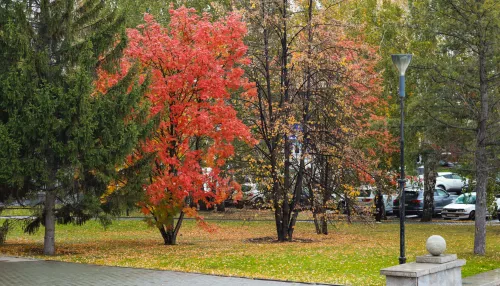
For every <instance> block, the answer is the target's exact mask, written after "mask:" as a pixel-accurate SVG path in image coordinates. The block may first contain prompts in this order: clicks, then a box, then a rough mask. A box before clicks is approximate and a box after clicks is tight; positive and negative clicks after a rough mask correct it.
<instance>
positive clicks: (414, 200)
mask: <svg viewBox="0 0 500 286" xmlns="http://www.w3.org/2000/svg"><path fill="white" fill-rule="evenodd" d="M456 198H457V196H455V195H450V194H449V193H448V192H446V191H445V190H443V189H440V188H435V189H434V207H433V213H434V214H435V215H436V214H440V213H441V211H442V210H443V207H444V206H446V205H449V204H451V203H452V202H453V200H455V199H456ZM423 211H424V190H423V189H412V188H407V189H405V214H406V215H418V216H419V217H421V216H422V214H423ZM394 214H395V215H396V216H398V217H399V196H398V197H397V198H396V199H395V200H394Z"/></svg>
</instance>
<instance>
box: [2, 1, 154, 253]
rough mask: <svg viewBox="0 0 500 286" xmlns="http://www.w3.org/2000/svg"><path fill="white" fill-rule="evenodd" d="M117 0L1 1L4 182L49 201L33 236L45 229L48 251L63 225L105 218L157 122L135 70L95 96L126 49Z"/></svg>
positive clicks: (30, 228)
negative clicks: (124, 172) (121, 172)
mask: <svg viewBox="0 0 500 286" xmlns="http://www.w3.org/2000/svg"><path fill="white" fill-rule="evenodd" d="M109 2H111V1H104V0H86V1H85V0H39V1H33V0H0V50H1V51H2V52H1V53H0V155H1V156H0V163H1V164H0V186H2V187H1V190H2V192H3V191H4V190H5V191H6V192H10V193H19V194H21V195H23V194H40V195H41V194H43V195H44V201H43V202H42V203H41V204H40V205H41V206H40V207H39V212H38V214H37V216H36V218H35V219H34V220H32V221H30V223H29V224H27V227H26V231H28V232H33V231H36V230H37V229H38V228H39V226H40V225H41V224H42V225H44V226H45V239H44V253H45V254H48V255H52V254H54V253H55V243H54V233H55V223H56V220H57V221H58V222H62V223H70V222H71V223H77V224H82V223H84V222H85V221H86V220H88V219H89V218H91V217H94V216H97V215H98V214H99V213H100V211H101V208H100V201H99V198H100V196H101V195H102V194H103V192H104V191H105V190H106V186H107V185H108V183H109V182H110V181H111V180H112V179H113V178H115V177H116V176H117V173H118V172H117V171H116V169H117V166H119V165H120V164H122V163H123V161H124V159H125V157H126V156H128V155H129V154H130V153H131V152H132V150H133V148H134V147H135V146H136V144H137V142H138V140H139V138H142V137H144V136H145V135H146V133H147V131H148V129H149V127H150V125H151V124H150V123H147V120H146V115H147V114H146V110H147V106H146V105H145V103H144V102H143V101H142V99H143V98H144V97H143V96H142V95H143V92H144V89H145V86H146V84H143V85H140V84H139V83H138V81H137V80H136V78H137V77H136V76H135V74H134V72H133V70H132V71H131V72H130V73H129V74H128V76H127V77H125V78H124V79H123V80H122V81H121V82H120V83H118V84H117V85H116V86H115V87H114V88H113V89H112V90H110V91H108V92H107V93H106V94H99V93H98V92H95V89H94V80H95V77H96V71H97V70H98V69H100V68H107V69H109V68H111V67H112V66H113V63H114V59H115V58H118V56H119V55H120V50H121V47H122V46H123V45H124V44H125V41H124V39H123V37H121V35H123V33H122V32H123V23H124V16H123V15H120V14H119V13H117V12H116V11H114V10H113V9H112V5H111V4H112V3H109ZM130 88H132V91H131V92H127V90H128V89H130ZM4 195H5V194H4ZM4 197H5V196H4Z"/></svg>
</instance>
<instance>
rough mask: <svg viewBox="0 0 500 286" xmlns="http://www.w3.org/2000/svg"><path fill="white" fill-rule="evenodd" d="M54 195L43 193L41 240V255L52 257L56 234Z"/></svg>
mask: <svg viewBox="0 0 500 286" xmlns="http://www.w3.org/2000/svg"><path fill="white" fill-rule="evenodd" d="M55 206H56V194H55V193H54V192H52V191H47V192H45V205H44V210H43V212H44V217H45V236H44V238H43V254H45V255H54V254H55V252H56V245H55V232H56V215H55Z"/></svg>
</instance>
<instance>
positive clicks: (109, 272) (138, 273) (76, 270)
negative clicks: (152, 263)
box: [0, 256, 327, 286]
mask: <svg viewBox="0 0 500 286" xmlns="http://www.w3.org/2000/svg"><path fill="white" fill-rule="evenodd" d="M13 285H22V286H87V285H92V286H93V285H104V286H115V285H116V286H118V285H119V286H150V285H167V286H170V285H176V286H183V285H189V286H198V285H199V286H201V285H203V286H211V285H214V286H215V285H217V286H230V285H231V286H234V285H241V286H303V285H311V284H307V283H294V282H284V281H272V280H256V279H246V278H236V277H223V276H214V275H205V274H196V273H184V272H176V271H160V270H149V269H138V268H125V267H111V266H98V265H88V264H78V263H68V262H58V261H46V260H33V259H25V258H15V257H1V256H0V286H13ZM315 285H327V284H315Z"/></svg>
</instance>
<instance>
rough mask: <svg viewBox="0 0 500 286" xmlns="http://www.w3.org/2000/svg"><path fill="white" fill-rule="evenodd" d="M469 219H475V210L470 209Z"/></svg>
mask: <svg viewBox="0 0 500 286" xmlns="http://www.w3.org/2000/svg"><path fill="white" fill-rule="evenodd" d="M469 219H470V220H474V219H476V212H475V211H471V212H470V214H469Z"/></svg>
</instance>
